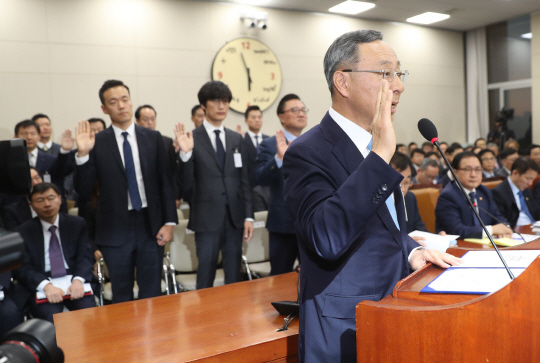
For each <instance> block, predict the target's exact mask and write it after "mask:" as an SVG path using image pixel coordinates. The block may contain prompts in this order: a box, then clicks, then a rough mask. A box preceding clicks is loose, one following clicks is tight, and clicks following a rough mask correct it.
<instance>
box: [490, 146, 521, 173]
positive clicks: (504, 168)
mask: <svg viewBox="0 0 540 363" xmlns="http://www.w3.org/2000/svg"><path fill="white" fill-rule="evenodd" d="M500 155H501V168H500V169H499V170H497V171H496V172H495V174H496V175H497V176H504V177H507V176H510V174H511V173H512V171H511V170H510V169H512V164H514V161H516V159H517V158H518V157H519V154H518V152H517V150H516V149H513V148H511V147H509V148H506V149H504V150H503V151H501V154H500Z"/></svg>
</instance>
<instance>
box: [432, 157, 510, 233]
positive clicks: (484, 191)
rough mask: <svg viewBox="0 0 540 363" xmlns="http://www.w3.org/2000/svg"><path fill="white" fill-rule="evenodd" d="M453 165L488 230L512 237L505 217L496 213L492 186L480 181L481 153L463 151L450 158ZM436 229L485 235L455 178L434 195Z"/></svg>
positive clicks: (438, 230)
mask: <svg viewBox="0 0 540 363" xmlns="http://www.w3.org/2000/svg"><path fill="white" fill-rule="evenodd" d="M452 168H454V170H455V171H456V176H457V177H458V179H459V181H460V182H461V185H463V188H464V189H465V192H466V193H467V195H468V196H469V198H470V199H471V201H472V202H473V204H474V205H475V206H476V208H478V209H477V211H478V213H479V214H480V218H482V221H484V224H485V225H486V227H487V229H488V232H489V233H490V234H493V235H497V236H500V237H510V238H511V237H512V230H511V229H510V228H508V227H507V226H506V223H507V222H506V220H505V218H504V217H503V216H502V215H501V214H500V213H499V210H498V209H497V205H496V204H495V202H494V201H493V196H492V194H491V190H490V189H489V188H488V187H486V186H484V185H482V162H481V160H480V157H479V156H478V155H477V154H475V153H473V152H472V151H464V152H462V153H459V154H457V155H456V156H455V158H454V160H452ZM484 211H487V212H488V213H490V214H492V215H494V216H495V217H496V218H497V219H499V220H502V221H504V223H501V222H498V221H497V219H495V218H492V217H491V216H490V215H488V214H487V213H486V212H484ZM435 229H436V231H437V233H438V232H440V231H445V232H446V233H448V234H457V235H459V238H460V239H465V238H483V237H486V235H485V232H484V231H483V229H482V226H481V225H480V222H479V221H478V219H477V218H476V215H475V214H474V213H473V211H472V210H471V207H470V206H469V203H468V202H467V200H466V199H465V198H464V197H463V194H462V193H461V191H460V190H459V187H458V186H457V184H456V183H455V182H450V183H448V184H447V185H446V187H444V189H443V191H442V192H441V194H440V195H439V199H437V206H436V207H435Z"/></svg>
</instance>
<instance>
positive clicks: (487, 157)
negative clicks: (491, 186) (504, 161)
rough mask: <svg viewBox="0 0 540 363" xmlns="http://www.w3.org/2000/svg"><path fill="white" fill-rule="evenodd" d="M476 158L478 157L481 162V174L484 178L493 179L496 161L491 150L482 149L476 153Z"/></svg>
mask: <svg viewBox="0 0 540 363" xmlns="http://www.w3.org/2000/svg"><path fill="white" fill-rule="evenodd" d="M478 156H479V157H480V160H482V169H483V171H482V174H483V176H484V178H493V177H495V176H496V175H495V163H496V161H497V157H496V156H495V153H494V152H493V150H490V149H483V150H482V151H480V152H479V153H478Z"/></svg>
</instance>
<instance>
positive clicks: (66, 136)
mask: <svg viewBox="0 0 540 363" xmlns="http://www.w3.org/2000/svg"><path fill="white" fill-rule="evenodd" d="M73 145H75V140H73V136H72V134H71V130H70V129H67V130H66V131H64V132H63V133H62V143H61V146H62V149H64V150H71V149H73Z"/></svg>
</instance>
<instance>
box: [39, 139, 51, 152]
mask: <svg viewBox="0 0 540 363" xmlns="http://www.w3.org/2000/svg"><path fill="white" fill-rule="evenodd" d="M52 144H53V141H52V140H49V141H47V142H46V143H42V142H41V141H38V143H37V145H38V147H39V148H40V149H43V150H45V146H46V147H47V150H49V149H50V148H51V147H52Z"/></svg>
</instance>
